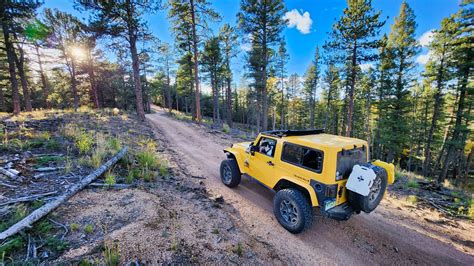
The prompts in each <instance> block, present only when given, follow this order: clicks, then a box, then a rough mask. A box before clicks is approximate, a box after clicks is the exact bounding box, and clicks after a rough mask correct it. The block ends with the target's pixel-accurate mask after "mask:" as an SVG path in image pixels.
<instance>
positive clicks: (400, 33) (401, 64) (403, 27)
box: [381, 2, 419, 161]
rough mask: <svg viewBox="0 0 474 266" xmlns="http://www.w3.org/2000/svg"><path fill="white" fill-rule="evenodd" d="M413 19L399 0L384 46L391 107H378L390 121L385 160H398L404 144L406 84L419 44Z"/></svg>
mask: <svg viewBox="0 0 474 266" xmlns="http://www.w3.org/2000/svg"><path fill="white" fill-rule="evenodd" d="M415 30H416V22H415V15H414V13H413V10H412V9H411V8H410V6H409V5H408V4H407V3H406V2H403V3H402V5H401V7H400V13H399V14H398V16H397V17H396V18H395V23H394V24H393V25H392V27H391V31H390V35H389V36H388V40H387V49H388V50H389V53H390V57H391V58H390V59H391V60H392V64H391V67H392V68H393V69H392V71H391V75H390V76H391V77H392V78H391V80H392V84H393V89H392V88H391V87H392V86H390V87H385V89H388V90H387V91H386V92H385V96H386V97H388V98H389V99H390V101H391V103H390V104H391V105H392V106H391V108H388V109H387V110H381V111H382V112H383V115H387V116H388V117H389V118H390V119H392V120H393V121H390V122H389V124H390V128H389V129H387V131H390V134H389V135H388V136H387V137H388V138H390V140H389V141H388V142H389V143H390V146H387V148H388V149H387V151H388V160H389V161H392V159H393V160H395V161H398V159H399V157H400V154H401V152H402V151H403V149H404V148H406V147H407V146H408V136H409V135H410V129H409V125H408V121H409V117H408V114H409V111H410V102H409V99H408V97H409V94H410V91H409V88H410V87H411V85H412V83H413V82H412V81H413V69H414V67H415V62H414V60H413V58H414V56H415V55H416V54H417V53H418V52H419V46H418V43H417V40H416V37H415Z"/></svg>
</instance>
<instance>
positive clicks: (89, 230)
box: [84, 224, 94, 234]
mask: <svg viewBox="0 0 474 266" xmlns="http://www.w3.org/2000/svg"><path fill="white" fill-rule="evenodd" d="M93 232H94V225H92V224H86V226H85V227H84V233H86V234H92V233H93Z"/></svg>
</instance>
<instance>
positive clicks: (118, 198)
mask: <svg viewBox="0 0 474 266" xmlns="http://www.w3.org/2000/svg"><path fill="white" fill-rule="evenodd" d="M129 116H131V117H129ZM51 117H53V118H55V119H59V121H61V122H60V123H57V124H55V123H51V122H40V121H42V119H46V120H51V119H50V118H51ZM32 120H34V121H36V122H34V123H31V122H29V121H32ZM5 124H7V125H8V130H4V131H3V135H2V136H1V137H2V138H1V139H2V140H3V141H2V143H1V145H0V158H1V161H0V166H2V167H4V168H5V169H15V170H17V171H18V174H17V176H15V177H10V176H5V175H2V174H0V181H1V182H2V184H1V185H0V195H1V197H0V204H2V205H1V206H0V217H1V218H2V223H0V231H3V230H5V229H6V228H8V226H10V225H12V224H14V223H16V222H18V221H20V220H21V219H22V218H24V217H25V216H27V215H28V214H29V213H31V212H32V211H34V210H35V209H37V208H39V207H41V206H44V204H47V203H48V202H51V200H54V199H55V198H56V197H58V196H59V195H61V194H62V193H63V192H64V191H65V190H67V189H68V188H69V187H70V186H71V185H73V184H75V183H77V182H79V181H80V178H81V177H82V176H85V175H87V174H88V173H90V172H92V171H93V169H95V168H97V167H98V166H100V164H101V162H104V161H105V160H107V158H109V157H110V154H111V151H116V150H118V149H120V148H121V147H122V146H124V145H127V146H129V147H130V150H131V151H130V153H129V155H128V156H126V157H125V158H124V159H123V160H121V161H120V162H119V163H118V164H117V165H116V166H115V167H113V168H112V170H111V171H108V172H106V173H105V174H104V175H103V177H102V179H101V180H97V181H95V182H94V183H92V184H90V185H89V186H87V189H85V190H83V191H80V192H79V193H77V194H76V195H75V196H73V197H72V198H71V199H69V200H68V201H67V202H66V203H64V204H62V205H61V206H60V207H59V208H58V209H56V210H55V211H53V212H52V213H50V214H49V215H48V216H47V217H46V218H43V219H41V220H40V221H38V222H36V223H35V224H34V225H33V227H32V228H30V229H26V230H23V231H22V232H21V233H20V234H17V235H15V236H12V237H10V238H8V239H6V240H5V241H4V242H2V243H0V255H2V256H0V258H2V260H1V261H0V262H4V263H17V262H20V261H25V262H28V263H53V264H55V263H98V264H101V263H102V264H103V263H108V262H120V263H128V262H138V263H150V264H153V263H157V262H161V263H209V262H210V263H229V261H230V262H237V263H242V262H243V261H244V260H245V261H246V262H250V263H257V264H262V263H264V262H277V263H281V259H280V258H279V257H278V256H277V255H275V254H276V252H275V250H273V249H272V248H271V247H269V246H265V245H263V244H261V243H259V242H258V241H256V240H255V239H254V238H253V237H252V236H250V235H249V234H248V233H247V232H246V230H245V228H239V227H238V226H235V225H234V222H235V220H236V219H237V220H238V217H235V215H230V214H229V213H230V212H228V211H224V210H223V208H222V206H221V207H216V204H217V203H216V202H215V201H214V199H211V198H210V196H209V195H208V194H207V191H206V189H205V187H204V186H203V185H202V184H199V183H194V182H190V181H189V180H190V179H189V178H188V174H187V173H186V172H184V171H183V170H182V168H181V167H180V166H179V162H176V161H175V160H174V159H172V158H169V156H168V155H167V154H165V153H160V150H161V151H163V150H164V149H163V147H159V146H157V145H156V140H155V139H154V134H153V131H152V130H151V129H150V128H149V127H148V125H147V124H145V123H139V122H137V120H136V119H135V117H134V116H133V115H128V114H126V113H123V112H117V111H116V110H101V111H92V110H87V109H86V110H81V111H80V112H78V113H69V112H59V111H58V112H48V113H47V114H40V113H35V116H34V117H30V118H23V119H20V121H18V120H12V119H10V118H8V121H7V122H6V123H3V125H4V129H5V128H7V126H5ZM25 124H31V125H34V127H32V128H29V127H27V126H25ZM9 172H10V171H9ZM4 183H5V184H7V185H3V184H4ZM218 204H219V205H223V206H224V205H225V206H226V207H225V208H231V207H229V206H227V205H226V204H225V202H222V201H221V200H219V203H218ZM203 221H206V222H205V223H204V222H203ZM230 227H232V228H236V229H235V230H231V231H227V230H226V228H230Z"/></svg>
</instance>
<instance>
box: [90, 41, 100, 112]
mask: <svg viewBox="0 0 474 266" xmlns="http://www.w3.org/2000/svg"><path fill="white" fill-rule="evenodd" d="M87 57H88V60H89V69H88V72H89V82H90V84H91V96H92V100H93V102H94V107H95V108H100V102H99V92H98V90H97V83H96V80H95V72H94V61H93V58H92V51H91V49H88V53H87Z"/></svg>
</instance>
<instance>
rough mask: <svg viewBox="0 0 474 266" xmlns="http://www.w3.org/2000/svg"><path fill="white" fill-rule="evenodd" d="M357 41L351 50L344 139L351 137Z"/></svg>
mask: <svg viewBox="0 0 474 266" xmlns="http://www.w3.org/2000/svg"><path fill="white" fill-rule="evenodd" d="M356 56H357V41H356V40H354V47H353V48H352V65H351V84H350V87H349V95H348V96H349V99H348V100H349V104H348V109H347V121H346V137H350V136H352V116H353V113H354V90H355V83H356V75H357V58H356Z"/></svg>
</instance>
